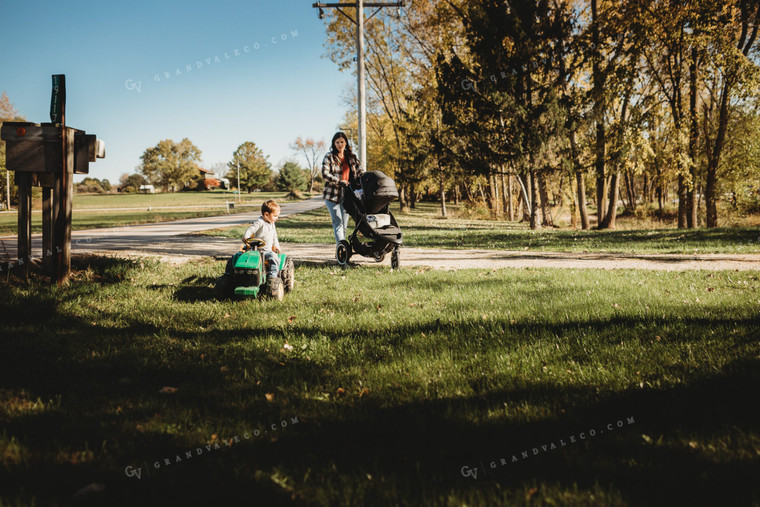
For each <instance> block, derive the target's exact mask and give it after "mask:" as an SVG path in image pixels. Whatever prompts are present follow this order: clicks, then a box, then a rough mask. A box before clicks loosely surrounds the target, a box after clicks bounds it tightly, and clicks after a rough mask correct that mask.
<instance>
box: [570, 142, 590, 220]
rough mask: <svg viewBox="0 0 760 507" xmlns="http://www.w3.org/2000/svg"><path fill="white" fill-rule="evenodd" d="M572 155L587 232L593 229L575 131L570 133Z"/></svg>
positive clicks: (577, 189)
mask: <svg viewBox="0 0 760 507" xmlns="http://www.w3.org/2000/svg"><path fill="white" fill-rule="evenodd" d="M570 154H571V156H572V158H573V172H574V173H575V183H576V189H575V191H576V192H577V193H578V212H579V213H580V217H581V228H582V229H583V230H585V231H587V230H589V229H590V228H591V224H590V223H589V219H588V209H587V208H586V181H585V180H586V178H585V177H584V175H583V170H582V169H581V162H580V159H579V154H578V145H577V141H576V134H575V131H572V132H570Z"/></svg>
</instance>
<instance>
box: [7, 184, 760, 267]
mask: <svg viewBox="0 0 760 507" xmlns="http://www.w3.org/2000/svg"><path fill="white" fill-rule="evenodd" d="M321 206H324V201H322V199H321V197H315V198H312V199H309V200H306V201H301V202H297V203H283V205H282V213H281V215H280V216H283V217H284V216H288V215H294V214H298V213H303V212H305V211H309V210H312V209H317V208H320V207H321ZM257 216H258V213H246V214H237V215H222V216H217V217H206V218H194V219H187V220H179V221H176V222H168V223H158V224H145V225H137V226H127V227H116V228H111V229H96V230H86V231H75V232H74V233H73V234H72V241H71V248H72V254H73V255H86V254H98V255H110V256H128V257H138V256H158V257H160V258H161V259H162V260H163V261H165V262H174V263H178V262H186V261H188V260H190V259H194V258H202V257H206V258H208V257H213V258H219V259H227V258H229V256H230V255H232V254H233V253H234V252H236V251H237V250H238V249H239V248H240V241H239V240H236V239H227V238H219V237H211V236H202V235H198V234H197V233H199V232H202V231H203V230H207V229H213V228H217V227H228V226H231V225H239V224H245V223H249V222H250V221H252V220H254V219H255V218H256V217H257ZM0 240H2V245H1V246H2V249H0V261H2V260H5V261H6V262H10V263H11V265H12V264H13V263H14V261H13V260H12V259H15V254H16V244H15V243H16V238H15V237H13V236H11V237H3V238H0ZM41 248H42V247H41V237H40V235H35V236H34V238H33V240H32V252H33V254H32V255H33V258H39V257H40V256H41V253H42V250H41ZM283 249H284V250H285V251H286V252H287V253H289V254H290V255H291V256H292V257H293V259H294V260H295V261H296V263H302V264H304V263H307V264H317V265H337V263H336V261H335V249H334V246H333V245H332V244H306V243H284V244H283ZM388 257H390V256H388ZM351 260H352V262H354V263H355V264H357V265H364V264H374V263H375V262H374V261H373V260H372V259H367V258H364V257H359V256H355V257H353V258H352V259H351ZM382 265H386V266H389V267H390V258H387V259H386V260H385V261H383V263H382ZM401 265H402V266H407V267H408V266H428V267H431V268H435V269H466V268H486V269H499V268H573V269H577V268H581V269H653V270H670V271H680V270H687V269H708V270H750V269H752V270H760V255H730V254H705V255H676V254H659V255H658V254H650V255H644V254H637V255H633V254H621V253H568V252H539V251H528V250H522V251H508V250H447V249H433V248H406V247H405V248H403V249H402V251H401Z"/></svg>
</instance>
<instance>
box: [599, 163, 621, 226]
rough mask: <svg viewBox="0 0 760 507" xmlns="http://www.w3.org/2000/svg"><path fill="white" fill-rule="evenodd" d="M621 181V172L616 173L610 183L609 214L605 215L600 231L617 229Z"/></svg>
mask: <svg viewBox="0 0 760 507" xmlns="http://www.w3.org/2000/svg"><path fill="white" fill-rule="evenodd" d="M619 179H620V171H615V172H614V173H613V174H612V180H611V181H610V200H609V205H608V207H607V213H606V214H605V215H604V220H603V221H602V223H601V224H599V228H600V229H614V228H615V220H616V218H617V202H618V198H619V195H618V192H619V189H618V187H619V185H618V180H619Z"/></svg>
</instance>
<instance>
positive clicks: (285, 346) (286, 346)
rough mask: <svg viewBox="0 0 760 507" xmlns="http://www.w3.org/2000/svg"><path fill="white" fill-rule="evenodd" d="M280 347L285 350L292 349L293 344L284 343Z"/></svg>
mask: <svg viewBox="0 0 760 507" xmlns="http://www.w3.org/2000/svg"><path fill="white" fill-rule="evenodd" d="M282 348H283V349H285V350H293V345H291V344H289V343H286V344H285V345H283V346H282Z"/></svg>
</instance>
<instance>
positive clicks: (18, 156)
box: [0, 121, 63, 173]
mask: <svg viewBox="0 0 760 507" xmlns="http://www.w3.org/2000/svg"><path fill="white" fill-rule="evenodd" d="M0 138H2V140H3V141H5V142H6V149H5V165H6V167H8V170H10V171H23V172H40V173H41V172H60V171H61V170H62V167H63V151H62V149H63V148H62V147H63V144H62V141H61V129H60V127H56V126H55V125H54V124H52V123H43V124H42V125H38V124H36V123H29V122H10V121H9V122H4V123H3V126H2V129H0Z"/></svg>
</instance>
